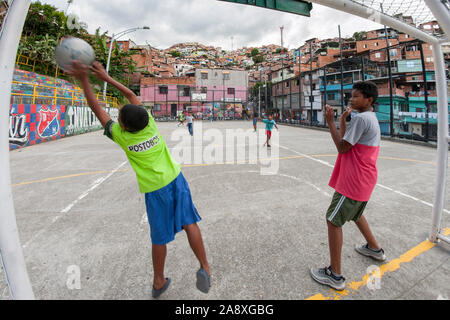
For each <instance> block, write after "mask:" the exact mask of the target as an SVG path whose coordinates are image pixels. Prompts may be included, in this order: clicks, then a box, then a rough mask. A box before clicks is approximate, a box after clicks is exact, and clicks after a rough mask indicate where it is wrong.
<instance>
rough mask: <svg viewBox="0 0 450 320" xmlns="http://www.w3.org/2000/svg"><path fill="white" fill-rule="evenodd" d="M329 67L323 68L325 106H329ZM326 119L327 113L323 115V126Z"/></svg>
mask: <svg viewBox="0 0 450 320" xmlns="http://www.w3.org/2000/svg"><path fill="white" fill-rule="evenodd" d="M327 94H328V93H327V67H326V66H325V67H324V68H323V97H324V99H323V100H324V105H325V106H326V105H327V99H328V97H327ZM326 122H327V121H326V119H325V113H324V115H323V124H324V125H326Z"/></svg>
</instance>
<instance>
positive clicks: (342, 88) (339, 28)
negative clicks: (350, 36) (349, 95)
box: [338, 25, 344, 114]
mask: <svg viewBox="0 0 450 320" xmlns="http://www.w3.org/2000/svg"><path fill="white" fill-rule="evenodd" d="M338 30H339V55H340V59H341V114H342V113H344V61H343V60H342V37H341V26H340V25H339V26H338Z"/></svg>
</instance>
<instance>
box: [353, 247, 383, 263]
mask: <svg viewBox="0 0 450 320" xmlns="http://www.w3.org/2000/svg"><path fill="white" fill-rule="evenodd" d="M355 250H356V252H358V253H360V254H362V255H363V256H366V257H371V258H373V259H375V260H378V261H384V260H386V255H385V254H384V250H383V249H381V248H380V249H379V250H378V251H375V250H373V249H370V248H369V245H368V244H365V245H361V246H358V245H356V246H355Z"/></svg>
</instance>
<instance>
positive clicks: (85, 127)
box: [66, 106, 119, 135]
mask: <svg viewBox="0 0 450 320" xmlns="http://www.w3.org/2000/svg"><path fill="white" fill-rule="evenodd" d="M105 111H106V112H107V113H108V114H109V115H110V117H111V119H113V120H117V117H118V115H119V110H117V109H112V108H105ZM97 129H101V124H100V121H99V120H98V119H97V117H96V116H95V114H94V112H92V110H91V108H89V107H72V106H70V107H67V111H66V134H67V135H75V134H80V133H85V132H88V131H92V130H97Z"/></svg>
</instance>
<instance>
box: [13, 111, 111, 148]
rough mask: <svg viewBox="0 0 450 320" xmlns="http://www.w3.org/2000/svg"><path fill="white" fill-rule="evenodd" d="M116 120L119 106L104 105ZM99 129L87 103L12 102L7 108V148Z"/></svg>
mask: <svg viewBox="0 0 450 320" xmlns="http://www.w3.org/2000/svg"><path fill="white" fill-rule="evenodd" d="M105 111H106V112H107V113H108V114H109V115H110V116H111V119H113V120H114V121H117V118H118V115H119V110H118V109H115V108H105ZM99 129H101V124H100V122H99V121H98V119H97V118H96V117H95V114H94V113H93V112H92V111H91V109H90V108H89V107H74V106H68V107H66V106H60V105H53V106H50V105H37V104H12V105H11V106H10V109H9V150H14V149H18V148H22V147H25V146H29V145H34V144H37V143H41V142H45V141H51V140H56V139H60V138H62V137H65V136H66V135H76V134H81V133H85V132H89V131H94V130H99Z"/></svg>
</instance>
